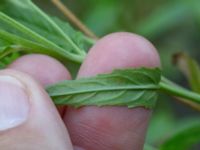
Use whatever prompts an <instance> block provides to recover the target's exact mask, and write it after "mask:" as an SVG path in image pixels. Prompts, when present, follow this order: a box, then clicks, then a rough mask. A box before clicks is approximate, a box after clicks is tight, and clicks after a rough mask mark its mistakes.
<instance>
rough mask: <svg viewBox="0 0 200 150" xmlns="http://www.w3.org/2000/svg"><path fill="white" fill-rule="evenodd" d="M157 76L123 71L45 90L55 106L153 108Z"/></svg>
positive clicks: (150, 71)
mask: <svg viewBox="0 0 200 150" xmlns="http://www.w3.org/2000/svg"><path fill="white" fill-rule="evenodd" d="M160 76H161V72H160V69H158V68H155V69H147V68H139V69H125V70H124V69H123V70H115V71H113V72H112V73H110V74H102V75H97V76H96V77H90V78H82V79H77V80H66V81H63V82H60V83H57V84H54V85H51V86H49V87H47V88H46V90H47V92H48V93H49V95H50V96H51V97H52V99H53V101H54V103H55V104H58V105H70V106H73V107H80V106H86V105H96V106H105V105H106V106H127V107H129V108H132V107H137V106H144V107H146V108H153V107H154V106H155V102H156V99H157V89H158V84H159V82H160Z"/></svg>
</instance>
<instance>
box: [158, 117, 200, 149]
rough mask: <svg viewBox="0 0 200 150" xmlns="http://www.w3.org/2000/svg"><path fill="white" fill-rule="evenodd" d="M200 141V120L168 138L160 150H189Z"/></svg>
mask: <svg viewBox="0 0 200 150" xmlns="http://www.w3.org/2000/svg"><path fill="white" fill-rule="evenodd" d="M199 142H200V121H199V120H198V121H196V122H194V123H193V124H190V125H189V126H187V127H185V128H181V129H180V130H178V131H177V132H176V133H174V134H173V135H172V136H171V138H169V139H168V140H166V141H165V142H164V143H163V144H162V145H161V147H160V150H189V149H191V147H192V146H193V145H194V144H198V143H199Z"/></svg>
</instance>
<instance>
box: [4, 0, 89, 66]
mask: <svg viewBox="0 0 200 150" xmlns="http://www.w3.org/2000/svg"><path fill="white" fill-rule="evenodd" d="M0 11H1V12H0V30H2V31H4V34H7V33H8V34H10V35H12V34H13V35H15V36H16V37H18V38H20V39H21V40H26V41H29V43H30V42H31V43H34V44H35V45H37V46H38V45H40V47H43V48H45V49H47V51H48V52H49V51H53V53H57V55H59V56H62V57H65V58H67V59H69V60H72V61H77V62H81V61H82V60H83V58H84V56H85V51H86V50H84V48H85V45H88V44H90V45H91V43H89V42H88V41H89V40H88V38H85V37H84V36H83V35H82V34H81V33H79V32H76V31H75V30H74V29H73V28H71V27H70V26H69V25H68V24H66V23H64V22H62V21H61V20H59V19H52V18H51V17H49V16H48V15H46V14H45V13H44V12H43V11H42V10H40V9H39V8H38V7H37V6H36V5H34V4H33V3H32V2H31V1H30V0H17V1H16V0H2V1H1V2H0ZM16 12H17V13H16ZM55 20H56V21H55ZM61 26H62V27H61ZM1 38H3V35H1ZM6 40H9V42H12V43H15V44H19V43H16V42H15V40H14V39H12V38H8V39H6ZM20 44H21V46H22V47H23V46H24V45H22V43H20ZM25 47H27V45H26V46H25ZM28 47H29V50H33V49H34V48H35V47H34V48H32V45H31V44H30V45H29V44H28ZM39 52H40V53H48V52H45V51H44V50H39Z"/></svg>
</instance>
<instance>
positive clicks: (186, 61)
mask: <svg viewBox="0 0 200 150" xmlns="http://www.w3.org/2000/svg"><path fill="white" fill-rule="evenodd" d="M174 62H175V63H176V64H177V66H178V67H179V69H180V70H181V71H182V72H183V73H184V75H185V76H186V77H187V78H188V81H189V83H190V86H191V88H192V90H193V91H195V92H197V93H200V67H199V64H198V63H197V62H196V61H195V60H194V59H192V58H191V57H190V56H188V55H187V54H185V53H178V54H176V55H175V56H174Z"/></svg>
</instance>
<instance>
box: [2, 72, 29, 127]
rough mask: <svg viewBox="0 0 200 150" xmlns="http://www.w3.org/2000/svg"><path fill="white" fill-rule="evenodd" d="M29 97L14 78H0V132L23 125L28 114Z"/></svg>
mask: <svg viewBox="0 0 200 150" xmlns="http://www.w3.org/2000/svg"><path fill="white" fill-rule="evenodd" d="M29 108H30V106H29V96H28V94H27V93H26V89H25V86H24V85H23V84H22V83H21V82H20V81H19V80H18V79H16V78H14V77H11V76H6V75H1V76H0V131H4V130H7V129H10V128H14V127H16V126H19V125H21V124H23V123H24V122H25V121H26V120H27V118H28V113H29Z"/></svg>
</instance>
